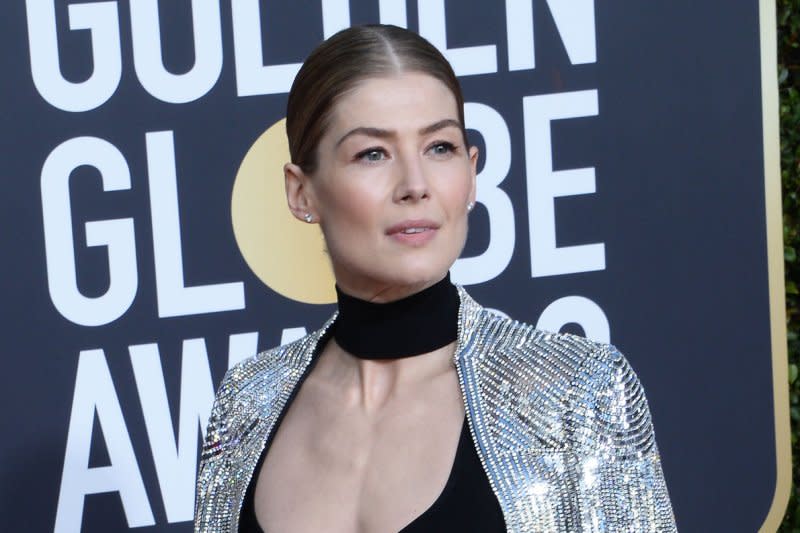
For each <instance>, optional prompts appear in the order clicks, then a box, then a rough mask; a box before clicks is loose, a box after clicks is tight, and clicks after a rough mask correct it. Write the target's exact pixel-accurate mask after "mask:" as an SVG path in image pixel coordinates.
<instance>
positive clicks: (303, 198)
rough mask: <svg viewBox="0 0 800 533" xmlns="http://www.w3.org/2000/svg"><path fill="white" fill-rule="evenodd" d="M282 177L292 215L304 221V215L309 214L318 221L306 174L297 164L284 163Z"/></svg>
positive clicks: (311, 190)
mask: <svg viewBox="0 0 800 533" xmlns="http://www.w3.org/2000/svg"><path fill="white" fill-rule="evenodd" d="M283 177H284V183H285V185H286V203H287V204H289V211H291V212H292V215H294V217H295V218H296V219H298V220H302V221H304V222H305V221H306V215H311V216H312V217H314V221H319V216H318V214H317V213H316V210H315V202H314V195H313V188H312V187H311V183H310V177H309V176H308V174H306V173H305V172H303V169H301V168H300V167H299V166H298V165H295V164H294V163H286V164H285V165H283Z"/></svg>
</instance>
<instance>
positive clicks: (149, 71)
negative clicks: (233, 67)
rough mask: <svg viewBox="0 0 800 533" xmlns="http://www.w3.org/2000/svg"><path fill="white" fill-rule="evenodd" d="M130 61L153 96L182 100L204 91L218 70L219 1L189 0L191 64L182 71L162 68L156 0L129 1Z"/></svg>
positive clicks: (219, 64)
mask: <svg viewBox="0 0 800 533" xmlns="http://www.w3.org/2000/svg"><path fill="white" fill-rule="evenodd" d="M129 5H130V10H131V36H132V39H133V64H134V67H135V69H136V75H137V76H138V77H139V81H140V82H141V83H142V86H143V87H144V88H145V89H146V90H147V92H149V93H150V94H151V95H153V96H154V97H156V98H158V99H159V100H163V101H164V102H169V103H171V104H183V103H186V102H191V101H194V100H197V99H198V98H200V97H202V96H203V95H205V94H206V93H207V92H208V91H210V90H211V88H212V87H213V86H214V84H215V83H216V82H217V79H219V75H220V73H221V72H222V29H221V22H220V14H219V2H218V1H211V2H207V1H204V0H192V26H193V30H194V33H193V35H194V56H195V62H194V66H193V67H192V68H191V70H189V71H188V72H186V73H184V74H173V73H171V72H168V71H167V70H166V69H165V68H164V62H163V60H162V56H161V44H162V43H161V33H160V31H159V28H160V23H159V18H158V0H136V1H135V2H130V4H129Z"/></svg>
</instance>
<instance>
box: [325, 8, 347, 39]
mask: <svg viewBox="0 0 800 533" xmlns="http://www.w3.org/2000/svg"><path fill="white" fill-rule="evenodd" d="M348 27H350V0H322V33H323V34H324V36H325V38H326V39H327V38H328V37H330V36H331V35H333V34H334V33H336V32H337V31H339V30H343V29H345V28H348Z"/></svg>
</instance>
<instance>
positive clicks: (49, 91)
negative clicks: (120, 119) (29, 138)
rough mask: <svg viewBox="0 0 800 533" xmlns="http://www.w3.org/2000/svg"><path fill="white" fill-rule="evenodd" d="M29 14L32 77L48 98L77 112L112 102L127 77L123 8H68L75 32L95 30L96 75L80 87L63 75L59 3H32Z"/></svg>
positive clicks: (101, 5)
mask: <svg viewBox="0 0 800 533" xmlns="http://www.w3.org/2000/svg"><path fill="white" fill-rule="evenodd" d="M25 8H26V12H27V18H28V42H29V44H30V53H31V74H32V76H33V84H34V85H35V86H36V90H37V91H39V94H40V95H41V96H42V98H44V99H45V100H46V101H47V102H48V103H49V104H50V105H52V106H54V107H57V108H58V109H62V110H64V111H72V112H81V111H89V110H90V109H94V108H96V107H99V106H100V105H102V104H103V103H104V102H106V101H107V100H108V99H109V98H111V95H112V94H114V91H116V90H117V86H119V80H120V77H121V76H122V56H121V53H120V39H119V17H118V14H117V3H116V2H93V3H84V4H72V5H70V6H68V12H69V28H70V30H89V31H90V32H91V35H92V64H93V65H94V70H93V71H92V74H91V76H89V79H87V80H85V81H82V82H80V83H73V82H71V81H68V80H66V79H64V77H63V76H62V74H61V66H60V60H59V55H58V39H57V35H56V13H55V8H54V6H53V0H26V2H25Z"/></svg>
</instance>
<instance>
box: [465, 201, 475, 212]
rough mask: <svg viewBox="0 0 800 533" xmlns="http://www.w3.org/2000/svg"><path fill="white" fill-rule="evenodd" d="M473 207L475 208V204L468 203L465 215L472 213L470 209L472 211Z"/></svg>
mask: <svg viewBox="0 0 800 533" xmlns="http://www.w3.org/2000/svg"><path fill="white" fill-rule="evenodd" d="M474 207H475V202H470V203H468V204H467V213H469V212H470V211H472V209H473V208H474Z"/></svg>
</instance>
